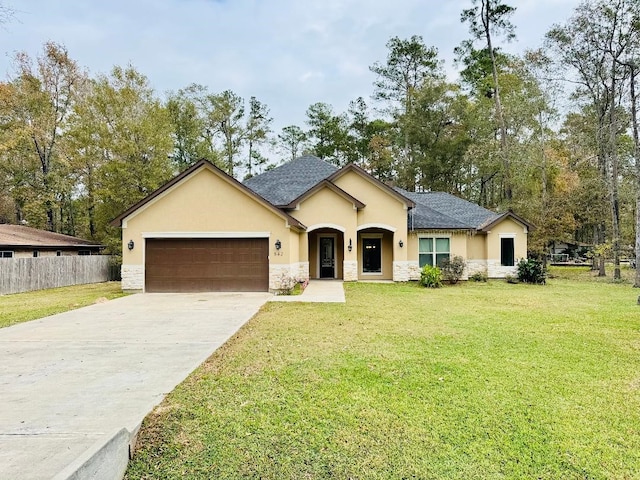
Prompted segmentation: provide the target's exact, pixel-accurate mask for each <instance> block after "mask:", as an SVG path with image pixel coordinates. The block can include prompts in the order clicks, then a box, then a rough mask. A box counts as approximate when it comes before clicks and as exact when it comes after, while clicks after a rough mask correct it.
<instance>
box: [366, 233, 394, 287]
mask: <svg viewBox="0 0 640 480" xmlns="http://www.w3.org/2000/svg"><path fill="white" fill-rule="evenodd" d="M393 238H394V232H393V231H392V230H390V229H388V228H384V227H382V226H371V227H368V228H361V229H359V230H358V280H393Z"/></svg>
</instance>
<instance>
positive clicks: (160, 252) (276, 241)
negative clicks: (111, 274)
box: [112, 156, 530, 292]
mask: <svg viewBox="0 0 640 480" xmlns="http://www.w3.org/2000/svg"><path fill="white" fill-rule="evenodd" d="M112 225H115V226H120V227H122V242H123V255H122V259H123V264H122V287H123V289H125V290H138V291H139V290H143V291H147V292H190V291H220V290H230V291H233V290H235V291H267V290H275V289H278V288H279V286H280V282H281V280H282V279H283V278H285V277H295V278H296V279H308V278H311V279H321V278H327V279H331V278H335V279H343V280H345V281H356V280H394V281H407V280H417V279H419V278H420V268H421V266H423V265H426V264H437V263H438V262H439V261H441V260H442V259H443V258H446V257H449V256H453V255H459V256H462V257H463V258H464V259H465V260H466V262H467V269H466V272H465V275H470V274H473V273H475V272H484V273H486V274H487V275H488V276H489V277H504V276H505V275H507V274H511V273H514V272H515V264H516V262H517V260H518V259H519V258H524V257H525V256H526V253H527V235H528V230H529V228H530V225H529V224H528V223H527V222H526V221H525V220H523V219H522V218H520V217H518V216H516V215H514V214H513V213H510V212H507V213H503V214H497V213H495V212H492V211H489V210H487V209H485V208H482V207H480V206H478V205H475V204H473V203H470V202H467V201H465V200H462V199H459V198H457V197H454V196H452V195H448V194H445V193H411V192H407V191H404V190H401V189H397V188H395V189H394V188H391V187H389V186H388V185H386V184H384V183H382V182H380V181H379V180H377V179H376V178H374V177H373V176H371V175H369V174H368V173H367V172H365V171H364V170H363V169H361V168H360V167H358V166H356V165H353V164H350V165H347V166H345V167H343V168H337V167H335V166H333V165H331V164H329V163H327V162H324V161H323V160H321V159H319V158H316V157H313V156H303V157H300V158H298V159H296V160H293V161H291V162H288V163H286V164H284V165H282V166H280V167H277V168H275V169H273V170H270V171H267V172H265V173H263V174H261V175H258V176H256V177H253V178H251V179H249V180H247V181H246V182H245V183H244V184H243V183H240V182H238V181H237V180H235V179H233V178H232V177H230V176H228V175H227V174H225V173H224V172H222V171H221V170H220V169H218V168H216V167H215V166H214V165H212V164H211V163H209V162H208V161H206V160H201V161H200V162H198V163H196V164H195V165H193V166H192V167H191V168H189V169H188V170H186V171H184V172H182V173H181V174H180V175H178V176H177V177H175V178H174V179H173V180H171V181H170V182H168V183H167V184H166V185H164V186H163V187H161V188H160V189H158V190H157V191H155V192H153V193H152V194H151V195H149V196H148V197H146V198H145V199H143V200H142V201H140V202H139V203H137V204H136V205H133V206H132V207H131V208H129V209H128V210H127V211H125V212H124V213H122V214H121V215H120V216H118V217H117V218H116V219H114V221H113V222H112Z"/></svg>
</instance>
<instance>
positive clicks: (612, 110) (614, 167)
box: [609, 60, 620, 280]
mask: <svg viewBox="0 0 640 480" xmlns="http://www.w3.org/2000/svg"><path fill="white" fill-rule="evenodd" d="M616 88H617V85H616V62H615V60H614V62H613V65H612V67H611V106H610V107H609V120H610V124H609V156H610V157H609V158H610V164H611V179H610V183H609V187H610V188H609V195H610V198H611V200H610V201H611V225H612V234H613V265H614V269H613V278H614V280H620V201H619V196H618V141H617V133H618V128H617V117H616Z"/></svg>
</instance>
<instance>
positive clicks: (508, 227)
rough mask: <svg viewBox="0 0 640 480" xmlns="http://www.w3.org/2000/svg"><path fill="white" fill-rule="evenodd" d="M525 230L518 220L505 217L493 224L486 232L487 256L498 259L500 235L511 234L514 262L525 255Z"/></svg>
mask: <svg viewBox="0 0 640 480" xmlns="http://www.w3.org/2000/svg"><path fill="white" fill-rule="evenodd" d="M526 232H527V230H526V227H524V226H522V225H521V224H519V223H518V222H515V221H514V220H512V219H510V218H506V219H505V220H503V221H502V222H500V223H499V224H497V225H495V226H493V227H492V228H491V231H490V232H488V233H487V258H488V259H489V260H491V259H497V260H499V259H500V236H501V235H503V236H504V235H508V236H511V235H513V236H514V238H515V241H514V249H515V259H516V262H517V261H518V259H520V258H526V257H527V233H526Z"/></svg>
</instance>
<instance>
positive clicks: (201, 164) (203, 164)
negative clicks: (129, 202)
mask: <svg viewBox="0 0 640 480" xmlns="http://www.w3.org/2000/svg"><path fill="white" fill-rule="evenodd" d="M202 168H208V169H209V170H211V171H212V172H213V173H215V174H216V175H217V176H218V177H219V178H221V179H222V180H224V181H226V182H228V183H229V184H231V185H232V186H234V187H235V188H237V189H238V190H240V191H242V192H243V193H244V194H246V195H248V196H249V197H251V198H253V199H254V200H255V201H257V202H258V203H260V204H262V205H263V206H264V207H266V208H267V209H269V210H271V211H272V212H274V213H276V214H277V215H278V216H280V217H282V218H283V219H285V220H286V221H287V223H288V224H289V225H291V226H292V227H294V228H297V229H300V230H304V229H305V226H304V225H303V224H302V223H300V222H299V221H298V220H296V219H295V218H293V217H292V216H291V215H289V214H288V213H286V212H284V211H282V210H281V209H280V208H278V207H276V206H275V205H273V204H272V203H270V202H269V201H268V200H266V199H264V198H263V197H261V196H260V195H258V194H257V193H256V192H254V191H253V190H251V189H249V188H247V187H246V186H244V185H243V184H242V183H240V182H238V181H237V180H236V179H235V178H233V177H231V176H229V175H228V174H227V173H225V172H223V171H222V170H220V169H219V168H218V167H216V166H215V165H214V164H212V163H211V162H209V161H208V160H205V159H202V160H200V161H198V162H197V163H195V164H194V165H192V166H191V167H190V168H188V169H187V170H185V171H183V172H182V173H180V174H179V175H177V176H176V177H174V178H173V179H172V180H170V181H169V182H167V183H166V184H164V185H163V186H162V187H160V188H158V189H157V190H156V191H154V192H152V193H151V194H149V195H147V196H146V197H145V198H143V199H142V200H140V201H139V202H138V203H136V204H135V205H133V206H131V207H130V208H129V209H127V210H126V211H125V212H123V213H121V214H120V215H118V216H117V217H116V218H115V219H113V220H112V221H111V225H113V226H117V227H118V226H122V224H123V222H124V221H125V220H126V219H127V218H128V217H130V216H132V215H135V214H136V213H138V212H140V211H142V210H143V209H144V208H145V207H146V206H148V205H150V204H151V202H153V201H154V200H156V199H158V198H160V197H161V196H163V195H166V194H168V193H169V192H170V191H171V189H172V188H174V187H176V186H177V185H178V184H180V183H181V182H182V181H184V180H185V179H187V178H188V177H190V176H192V175H194V174H195V173H196V172H198V171H200V170H201V169H202Z"/></svg>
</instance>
